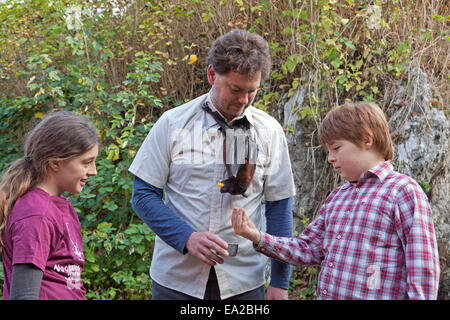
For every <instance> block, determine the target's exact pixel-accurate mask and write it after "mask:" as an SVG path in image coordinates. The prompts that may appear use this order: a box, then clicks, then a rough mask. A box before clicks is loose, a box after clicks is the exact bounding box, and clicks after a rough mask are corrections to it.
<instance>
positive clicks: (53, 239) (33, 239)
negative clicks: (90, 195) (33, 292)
mask: <svg viewBox="0 0 450 320" xmlns="http://www.w3.org/2000/svg"><path fill="white" fill-rule="evenodd" d="M3 242H4V247H3V250H2V258H3V273H4V276H5V279H4V280H5V282H4V286H3V298H4V299H9V289H10V286H11V276H12V266H13V265H15V264H18V263H32V264H33V265H35V266H36V267H38V268H39V269H41V270H42V271H43V272H44V275H43V278H42V284H41V290H40V292H39V299H40V300H59V299H61V300H74V299H85V293H86V290H85V288H84V286H83V281H82V280H81V273H82V271H83V265H84V255H83V239H82V236H81V226H80V221H79V220H78V216H77V214H76V212H75V210H74V208H73V206H72V204H71V203H70V201H69V200H67V199H66V198H64V197H62V196H50V195H49V194H48V193H47V192H45V191H43V190H41V189H39V188H32V189H30V190H29V191H28V192H27V193H25V194H24V195H23V196H22V197H20V198H19V199H17V201H16V202H15V204H14V206H13V208H12V209H11V213H10V216H9V219H8V224H7V226H6V228H5V230H4V232H3Z"/></svg>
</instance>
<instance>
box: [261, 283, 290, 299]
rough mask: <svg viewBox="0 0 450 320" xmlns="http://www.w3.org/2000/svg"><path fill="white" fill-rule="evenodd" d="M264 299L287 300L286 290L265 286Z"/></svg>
mask: <svg viewBox="0 0 450 320" xmlns="http://www.w3.org/2000/svg"><path fill="white" fill-rule="evenodd" d="M266 300H289V297H288V291H287V290H286V289H281V288H277V287H272V286H269V287H268V288H267V294H266Z"/></svg>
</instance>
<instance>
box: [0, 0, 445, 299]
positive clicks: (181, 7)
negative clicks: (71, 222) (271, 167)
mask: <svg viewBox="0 0 450 320" xmlns="http://www.w3.org/2000/svg"><path fill="white" fill-rule="evenodd" d="M387 13H389V14H387ZM448 20H449V17H448V7H447V3H446V1H444V0H440V1H433V2H432V3H426V2H417V1H414V0H376V1H370V2H367V1H357V0H345V1H336V0H333V1H326V0H314V1H301V0H280V1H270V0H251V1H241V0H239V1H236V0H221V1H209V0H164V1H156V0H149V1H142V0H137V1H132V2H131V1H127V0H115V1H101V0H76V1H72V0H71V1H69V0H53V1H45V0H29V1H26V2H20V1H13V0H6V1H3V2H2V3H0V22H1V25H2V26H7V27H5V28H2V29H1V31H0V52H1V54H0V84H1V86H2V90H1V93H0V148H1V154H2V157H1V158H0V169H2V170H3V169H4V168H5V167H6V165H7V164H8V163H9V162H11V161H12V160H14V159H16V158H17V157H19V156H21V155H22V145H23V138H24V134H25V133H26V132H27V131H28V129H29V128H30V127H31V126H33V125H34V123H36V121H38V120H39V119H40V118H42V116H44V115H45V114H46V113H48V112H50V111H54V110H63V109H65V110H71V111H74V112H77V113H80V114H84V115H86V116H88V117H89V118H90V119H91V120H92V121H93V122H94V123H95V125H96V127H97V129H98V133H99V135H100V137H101V139H102V141H103V145H102V148H101V150H100V154H99V158H98V161H97V169H98V175H97V176H96V177H93V178H91V179H90V180H88V184H87V185H86V186H85V188H84V190H83V192H82V193H81V194H79V195H74V196H69V195H67V196H68V197H69V199H70V200H71V201H72V203H73V204H74V207H75V209H76V211H77V212H78V214H79V217H80V222H81V224H82V227H83V228H82V230H83V231H82V232H83V237H84V251H85V257H86V261H85V272H84V273H83V279H84V281H85V283H86V286H87V289H88V298H90V299H148V298H150V297H151V280H150V279H149V276H148V268H149V266H150V263H151V255H152V251H153V243H154V234H153V233H152V232H151V231H150V229H148V227H147V226H145V225H144V224H143V223H142V222H141V220H140V219H139V218H137V217H136V215H135V213H134V212H133V210H132V209H131V205H130V200H131V188H132V179H133V177H132V176H131V175H129V174H128V171H127V169H128V167H129V166H130V164H131V161H132V159H133V158H134V156H135V154H136V152H137V150H138V148H139V147H140V145H141V143H142V141H143V139H144V138H145V136H146V135H147V133H148V132H149V131H150V130H151V128H152V126H153V124H154V122H155V121H156V120H157V119H158V118H159V116H160V115H161V114H162V112H163V111H165V110H167V109H170V108H173V107H176V106H178V105H180V104H182V103H183V102H185V101H187V100H190V99H192V98H194V97H196V96H198V95H200V94H202V93H205V92H206V91H207V90H208V84H207V81H205V69H204V67H205V66H204V64H203V61H205V59H206V55H207V52H208V50H209V47H210V45H211V43H212V41H213V40H214V39H215V38H216V37H217V36H219V35H220V34H223V33H225V32H227V31H229V30H231V29H233V28H243V29H249V30H250V31H252V32H258V33H260V34H262V35H263V36H264V37H265V38H266V39H267V40H268V42H269V44H270V50H271V53H272V56H273V64H274V65H273V70H272V74H271V78H270V80H268V81H267V82H265V83H263V84H262V87H261V90H259V93H258V97H257V99H256V102H255V106H257V107H258V108H261V109H262V110H265V111H266V112H268V113H271V114H272V115H274V116H276V117H278V118H279V115H280V112H279V106H280V104H281V103H283V102H284V101H285V100H286V98H288V97H290V96H292V95H293V94H294V93H295V90H297V89H298V88H299V87H300V86H302V87H304V88H306V90H307V97H306V99H305V101H304V104H303V105H302V106H298V108H297V109H298V112H299V119H300V121H302V124H304V126H303V127H304V128H303V129H304V130H305V132H304V134H305V135H307V136H308V137H311V141H314V139H312V138H314V135H315V129H316V124H317V123H319V122H320V120H321V118H322V116H323V115H324V114H325V112H326V111H327V110H328V109H330V108H332V107H333V106H335V105H336V104H339V103H342V102H344V101H345V100H370V101H376V102H377V103H379V104H380V105H381V106H383V107H385V106H384V105H383V101H384V97H385V95H386V94H388V91H389V84H390V83H392V82H393V81H397V80H398V79H402V78H403V77H405V76H406V75H407V73H408V71H409V69H411V68H412V67H414V66H417V65H419V66H421V67H423V68H426V69H427V71H428V72H429V73H430V74H431V75H432V77H433V79H434V83H433V87H434V88H436V92H435V97H434V98H435V101H434V104H433V106H434V107H438V108H445V104H444V102H446V101H448V90H446V89H445V88H446V86H448V61H449V59H448V55H449V52H450V51H449V50H448V43H449V40H450V39H449V30H448ZM446 48H447V50H446ZM441 88H444V89H443V90H440V89H441ZM447 89H448V87H447ZM447 114H448V111H447ZM280 120H281V122H282V121H283V119H280ZM311 148H312V152H314V150H315V149H314V148H316V146H314V145H311ZM325 189H326V186H324V192H323V193H324V194H326V193H327V191H329V190H325ZM308 270H309V269H308ZM311 270H313V269H311ZM308 275H311V277H309V278H308V279H309V280H307V282H308V283H307V284H306V285H307V286H308V287H309V288H314V286H315V283H313V282H314V281H316V276H315V275H316V273H315V271H314V272H313V271H308V272H306V276H308ZM293 279H295V281H300V280H298V278H296V277H295V275H294V276H293ZM2 281H3V280H2V277H1V276H0V283H2ZM295 281H293V282H292V288H291V289H292V291H293V292H295V290H294V289H293V288H294V287H296V286H297V284H298V282H295ZM297 287H300V289H298V290H297V292H299V295H300V296H303V297H304V298H311V297H314V295H313V294H312V292H311V290H306V289H304V287H305V284H304V283H303V282H302V285H301V286H297Z"/></svg>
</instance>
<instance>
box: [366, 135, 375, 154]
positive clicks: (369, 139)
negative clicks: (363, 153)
mask: <svg viewBox="0 0 450 320" xmlns="http://www.w3.org/2000/svg"><path fill="white" fill-rule="evenodd" d="M372 145H373V138H372V136H370V135H368V136H367V137H366V139H365V141H364V147H365V148H366V149H367V150H369V149H370V148H372Z"/></svg>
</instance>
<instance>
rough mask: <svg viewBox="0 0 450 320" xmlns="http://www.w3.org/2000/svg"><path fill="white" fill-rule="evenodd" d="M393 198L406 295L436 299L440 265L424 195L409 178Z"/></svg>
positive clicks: (427, 204)
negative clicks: (409, 181)
mask: <svg viewBox="0 0 450 320" xmlns="http://www.w3.org/2000/svg"><path fill="white" fill-rule="evenodd" d="M396 200H397V201H396V206H395V227H396V230H397V233H398V236H399V238H400V240H401V242H402V245H403V250H404V252H405V260H406V272H407V279H406V282H407V283H406V290H407V295H408V298H409V299H436V298H437V292H438V285H439V274H440V268H439V256H438V249H437V244H436V237H435V232H434V226H433V219H432V214H431V209H430V205H429V203H428V199H427V197H426V195H425V193H424V192H423V191H422V189H421V187H420V186H419V185H418V184H417V183H415V182H413V183H408V184H406V185H405V187H404V188H402V190H401V191H400V192H399V194H398V196H397V199H396Z"/></svg>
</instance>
